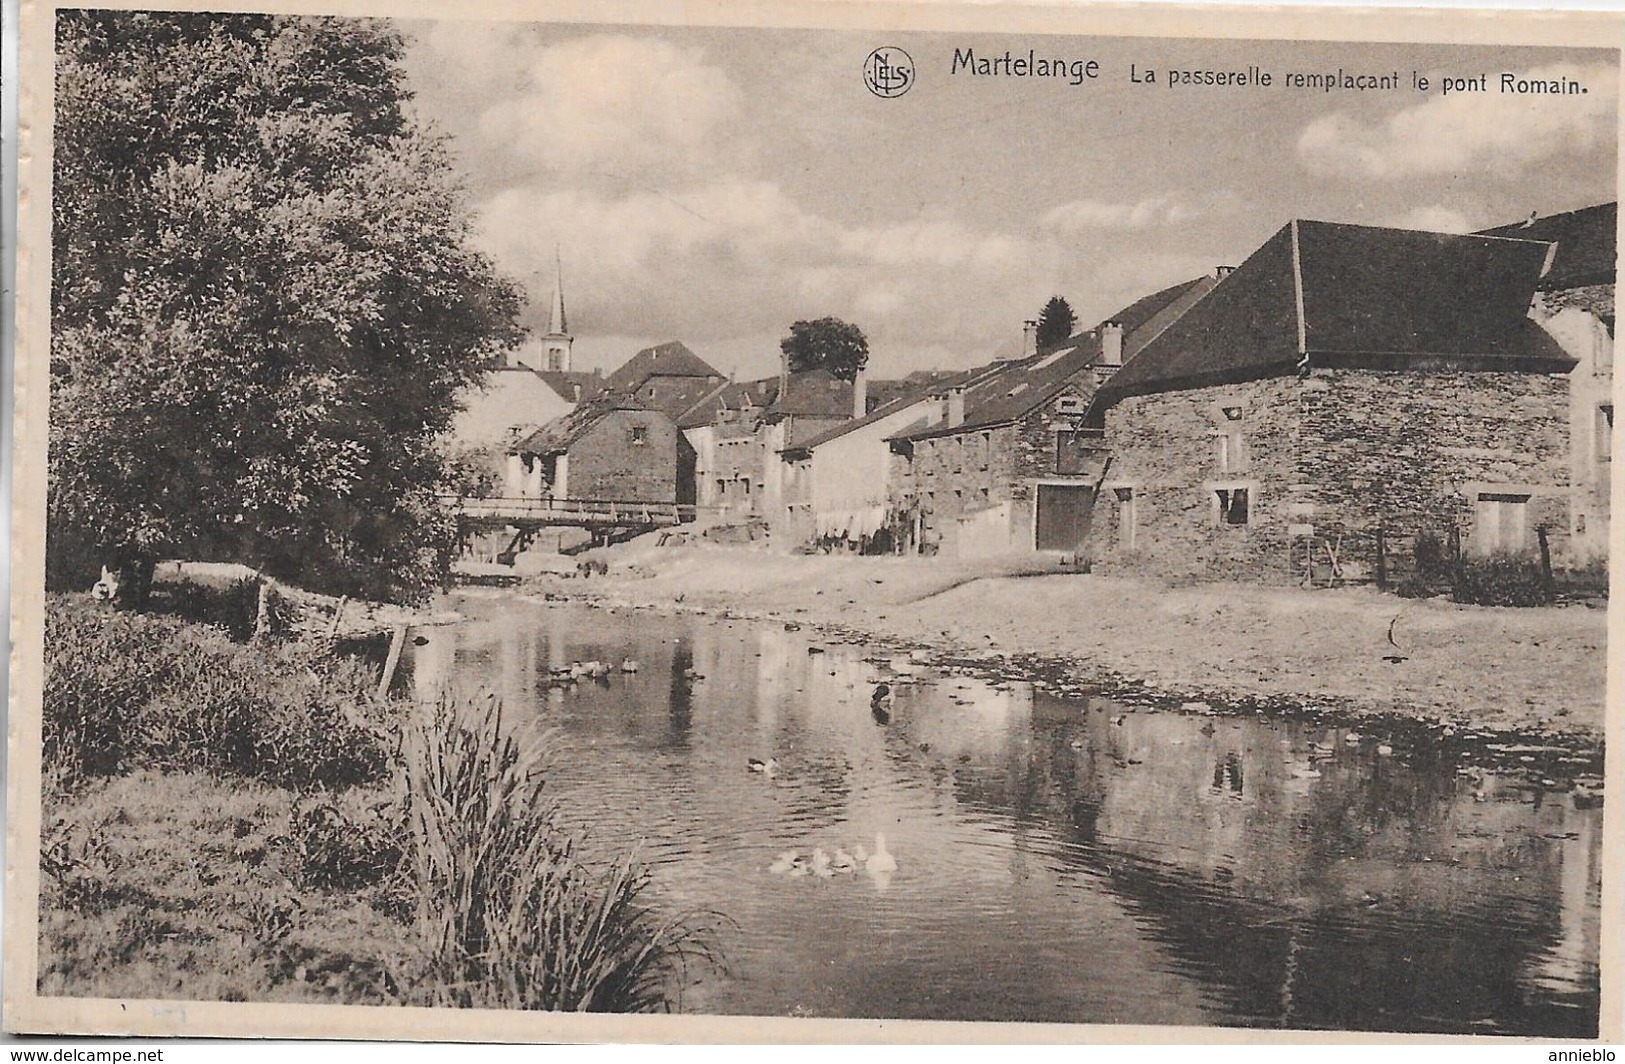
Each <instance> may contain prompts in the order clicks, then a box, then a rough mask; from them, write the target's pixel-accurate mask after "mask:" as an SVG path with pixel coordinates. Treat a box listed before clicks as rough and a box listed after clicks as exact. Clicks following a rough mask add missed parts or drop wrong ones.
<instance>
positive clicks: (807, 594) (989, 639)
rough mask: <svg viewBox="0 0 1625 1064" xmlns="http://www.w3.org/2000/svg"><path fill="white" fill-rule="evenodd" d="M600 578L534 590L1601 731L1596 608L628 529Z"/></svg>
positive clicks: (1360, 709) (1286, 698) (1098, 671)
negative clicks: (769, 545)
mask: <svg viewBox="0 0 1625 1064" xmlns="http://www.w3.org/2000/svg"><path fill="white" fill-rule="evenodd" d="M610 558H611V567H610V573H609V576H608V577H607V578H603V579H596V578H595V579H591V580H579V579H559V578H545V577H542V578H536V579H535V580H534V581H533V582H532V584H531V587H532V588H533V590H537V591H542V592H549V593H554V594H564V595H568V596H571V597H584V598H589V599H597V600H601V601H604V602H609V603H616V604H625V605H636V606H646V607H655V608H672V607H676V608H681V609H699V610H704V611H707V612H715V613H723V612H727V613H733V614H737V615H745V616H755V617H769V618H774V619H780V620H785V621H795V622H799V623H808V624H815V625H821V626H825V627H827V628H830V629H832V630H834V631H836V632H837V633H842V634H847V635H851V636H854V637H862V638H869V639H876V640H881V641H888V642H896V643H902V644H908V645H916V646H928V647H931V648H934V649H935V650H936V651H937V652H938V653H939V654H940V655H942V656H944V657H952V656H966V655H976V656H978V657H982V658H990V659H995V660H996V659H1005V661H1006V662H1007V663H1008V665H1009V668H1010V669H1011V671H1012V673H1013V674H1014V673H1016V672H1019V671H1020V668H1021V663H1022V660H1023V659H1030V658H1042V659H1045V660H1046V661H1047V662H1051V663H1053V662H1056V661H1061V662H1065V663H1068V669H1069V670H1070V672H1071V673H1072V679H1073V681H1075V682H1082V683H1096V684H1100V685H1103V686H1106V687H1107V688H1111V687H1113V686H1119V687H1124V688H1134V689H1137V690H1138V689H1143V688H1145V687H1149V688H1152V689H1154V690H1156V691H1160V692H1162V693H1163V694H1164V695H1165V696H1166V697H1167V698H1168V699H1170V700H1180V699H1191V700H1209V701H1216V702H1225V703H1233V704H1249V703H1259V702H1264V703H1270V704H1279V703H1290V702H1296V703H1300V704H1305V705H1320V706H1325V705H1328V704H1331V705H1335V706H1336V707H1337V708H1339V709H1341V710H1347V711H1350V712H1355V713H1385V714H1386V713H1399V714H1405V715H1409V716H1414V717H1419V718H1424V719H1438V720H1446V721H1454V722H1459V723H1466V724H1471V725H1473V726H1476V727H1485V728H1495V729H1510V730H1558V731H1563V732H1567V733H1576V734H1585V735H1593V736H1596V737H1599V738H1600V736H1601V733H1602V726H1603V714H1604V703H1605V686H1606V665H1607V650H1606V648H1607V611H1606V609H1603V608H1594V607H1592V606H1587V605H1579V604H1575V605H1566V606H1543V607H1538V608H1500V607H1483V606H1468V605H1461V604H1458V603H1455V602H1451V601H1449V600H1448V599H1446V598H1425V599H1406V598H1400V597H1398V596H1396V595H1388V594H1382V593H1379V592H1377V591H1376V590H1375V589H1372V588H1340V589H1335V590H1300V589H1295V588H1265V587H1250V586H1247V585H1241V584H1198V585H1187V586H1177V587H1174V586H1166V585H1162V584H1159V583H1156V582H1153V581H1148V580H1139V579H1127V578H1120V577H1103V576H1090V575H1084V574H1082V573H1078V572H1076V571H1073V570H1066V569H1062V568H1058V567H1056V566H1053V565H1049V564H1045V563H1034V562H1032V561H1031V560H1027V559H1020V558H1011V559H1002V560H1001V559H995V560H993V561H989V562H974V563H972V562H958V561H952V560H948V559H936V558H858V557H847V556H834V557H831V556H784V555H773V554H769V553H766V552H763V551H757V550H751V549H748V548H745V549H741V548H725V547H716V546H709V545H690V546H683V547H678V548H675V549H669V548H668V549H660V548H656V547H654V546H653V545H652V544H651V543H644V542H636V543H632V544H628V545H626V546H624V547H621V548H616V551H615V552H614V553H612V554H611V555H610Z"/></svg>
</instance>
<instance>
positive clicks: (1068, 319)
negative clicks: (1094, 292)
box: [1038, 296, 1078, 351]
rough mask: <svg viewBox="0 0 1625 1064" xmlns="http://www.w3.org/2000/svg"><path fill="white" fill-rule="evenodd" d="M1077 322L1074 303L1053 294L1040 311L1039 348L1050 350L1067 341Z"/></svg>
mask: <svg viewBox="0 0 1625 1064" xmlns="http://www.w3.org/2000/svg"><path fill="white" fill-rule="evenodd" d="M1077 324H1078V316H1077V315H1076V314H1074V313H1072V304H1070V303H1068V302H1067V301H1066V300H1064V299H1062V298H1061V297H1060V296H1051V297H1050V300H1049V302H1048V303H1045V304H1044V309H1043V310H1041V311H1039V313H1038V350H1040V351H1048V350H1050V349H1051V348H1053V347H1058V346H1060V345H1061V344H1063V343H1065V342H1066V340H1067V338H1068V337H1070V336H1071V335H1072V330H1073V328H1075V327H1076V326H1077Z"/></svg>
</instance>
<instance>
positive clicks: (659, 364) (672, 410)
mask: <svg viewBox="0 0 1625 1064" xmlns="http://www.w3.org/2000/svg"><path fill="white" fill-rule="evenodd" d="M726 383H727V378H725V377H724V376H723V375H722V373H721V372H720V371H719V370H717V368H716V367H714V366H712V365H711V364H710V363H709V362H706V361H705V360H704V359H703V358H701V357H700V356H698V355H696V354H695V353H694V352H692V351H690V350H689V349H688V347H687V345H685V344H684V343H683V342H682V341H680V340H669V341H667V342H666V343H663V344H656V345H655V346H654V347H646V348H644V349H643V350H642V351H639V352H638V353H637V354H635V355H633V356H632V357H631V358H629V359H627V360H626V361H625V362H624V363H622V364H621V366H620V368H619V369H617V370H615V372H613V373H611V374H610V375H609V376H608V377H606V378H605V379H604V387H605V389H606V390H608V391H612V392H618V393H620V394H622V395H628V396H631V397H633V398H635V399H636V400H637V402H638V405H639V406H641V407H643V408H644V409H645V410H659V411H662V412H664V413H665V414H666V416H667V417H669V418H671V419H672V420H673V421H676V420H678V419H679V418H681V417H682V416H683V415H684V414H685V413H687V412H688V411H689V410H690V409H691V408H692V407H694V406H695V405H696V404H697V403H699V402H700V401H701V400H703V399H705V398H706V396H708V395H710V394H711V393H713V392H715V391H716V390H717V388H719V387H720V386H721V385H723V384H726Z"/></svg>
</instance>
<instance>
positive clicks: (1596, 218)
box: [1483, 203, 1619, 292]
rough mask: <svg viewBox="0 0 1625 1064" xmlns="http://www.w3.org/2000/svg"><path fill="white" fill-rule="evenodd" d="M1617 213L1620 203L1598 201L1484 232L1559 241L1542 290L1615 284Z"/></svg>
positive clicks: (1549, 290)
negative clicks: (1588, 205) (1579, 207)
mask: <svg viewBox="0 0 1625 1064" xmlns="http://www.w3.org/2000/svg"><path fill="white" fill-rule="evenodd" d="M1618 216H1619V204H1618V203H1599V204H1597V205H1596V206H1595V207H1582V208H1581V209H1579V210H1577V211H1565V212H1564V213H1562V214H1549V215H1547V216H1546V217H1544V218H1535V219H1534V220H1533V221H1528V222H1515V223H1513V224H1512V225H1501V226H1497V227H1495V228H1494V229H1485V230H1483V234H1484V235H1486V236H1508V237H1514V238H1517V239H1520V240H1549V241H1553V242H1554V243H1556V244H1557V254H1556V255H1555V256H1553V258H1552V268H1551V271H1550V272H1548V273H1547V274H1546V276H1545V277H1542V278H1541V279H1540V285H1539V287H1540V289H1541V291H1545V292H1551V291H1558V290H1561V289H1565V288H1579V287H1581V286H1584V285H1596V284H1613V283H1614V277H1615V274H1616V272H1617V267H1616V262H1615V254H1616V251H1615V241H1616V236H1615V234H1616V232H1617V230H1616V225H1617V219H1618Z"/></svg>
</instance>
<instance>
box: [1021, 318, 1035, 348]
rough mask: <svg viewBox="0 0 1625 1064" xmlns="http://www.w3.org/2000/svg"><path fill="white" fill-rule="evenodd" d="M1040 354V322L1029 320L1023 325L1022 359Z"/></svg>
mask: <svg viewBox="0 0 1625 1064" xmlns="http://www.w3.org/2000/svg"><path fill="white" fill-rule="evenodd" d="M1036 354H1038V322H1037V321H1035V320H1033V319H1031V318H1029V319H1027V320H1026V321H1024V322H1022V323H1021V357H1022V358H1031V357H1032V356H1033V355H1036Z"/></svg>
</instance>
